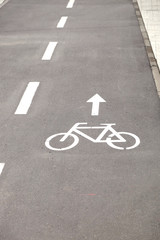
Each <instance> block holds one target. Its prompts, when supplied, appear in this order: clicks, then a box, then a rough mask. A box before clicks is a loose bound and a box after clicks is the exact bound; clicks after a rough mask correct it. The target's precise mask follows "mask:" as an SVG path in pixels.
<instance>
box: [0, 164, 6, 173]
mask: <svg viewBox="0 0 160 240" xmlns="http://www.w3.org/2000/svg"><path fill="white" fill-rule="evenodd" d="M4 165H5V163H0V175H1V173H2V171H3V168H4Z"/></svg>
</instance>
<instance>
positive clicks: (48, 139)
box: [45, 133, 79, 151]
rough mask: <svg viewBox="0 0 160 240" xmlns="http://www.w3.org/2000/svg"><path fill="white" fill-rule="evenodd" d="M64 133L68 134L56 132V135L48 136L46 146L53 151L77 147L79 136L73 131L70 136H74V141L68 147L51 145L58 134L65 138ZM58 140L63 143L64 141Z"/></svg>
mask: <svg viewBox="0 0 160 240" xmlns="http://www.w3.org/2000/svg"><path fill="white" fill-rule="evenodd" d="M64 135H66V133H57V134H54V135H52V136H50V137H49V138H47V140H46V141H45V146H46V147H47V148H48V149H50V150H53V151H65V150H68V149H71V148H73V147H75V146H76V145H77V144H78V142H79V138H78V137H77V136H76V135H74V134H72V133H71V134H70V135H69V137H72V138H73V143H71V144H70V145H69V146H67V147H62V148H59V147H53V146H51V141H52V140H53V139H54V138H56V137H58V136H62V138H63V136H64ZM62 138H61V139H62ZM67 139H68V138H67ZM58 142H59V143H61V144H62V141H61V140H60V141H58ZM63 142H64V141H63Z"/></svg>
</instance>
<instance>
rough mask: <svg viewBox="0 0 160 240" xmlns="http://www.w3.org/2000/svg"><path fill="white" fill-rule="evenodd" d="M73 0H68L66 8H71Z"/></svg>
mask: <svg viewBox="0 0 160 240" xmlns="http://www.w3.org/2000/svg"><path fill="white" fill-rule="evenodd" d="M74 2H75V0H69V2H68V4H67V7H66V8H72V7H73V4H74Z"/></svg>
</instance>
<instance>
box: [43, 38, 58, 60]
mask: <svg viewBox="0 0 160 240" xmlns="http://www.w3.org/2000/svg"><path fill="white" fill-rule="evenodd" d="M57 43H58V42H49V44H48V46H47V48H46V51H45V53H44V55H43V57H42V60H50V59H51V57H52V55H53V52H54V50H55V48H56V46H57Z"/></svg>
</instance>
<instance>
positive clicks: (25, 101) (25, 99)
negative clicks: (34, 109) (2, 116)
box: [15, 82, 40, 114]
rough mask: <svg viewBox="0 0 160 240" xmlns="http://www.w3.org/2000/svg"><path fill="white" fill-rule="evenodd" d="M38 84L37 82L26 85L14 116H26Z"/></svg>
mask: <svg viewBox="0 0 160 240" xmlns="http://www.w3.org/2000/svg"><path fill="white" fill-rule="evenodd" d="M39 84H40V83H39V82H30V83H28V85H27V88H26V90H25V92H24V94H23V96H22V98H21V101H20V103H19V105H18V107H17V110H16V111H15V114H27V112H28V109H29V107H30V105H31V103H32V100H33V97H34V95H35V92H36V90H37V88H38V86H39Z"/></svg>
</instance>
